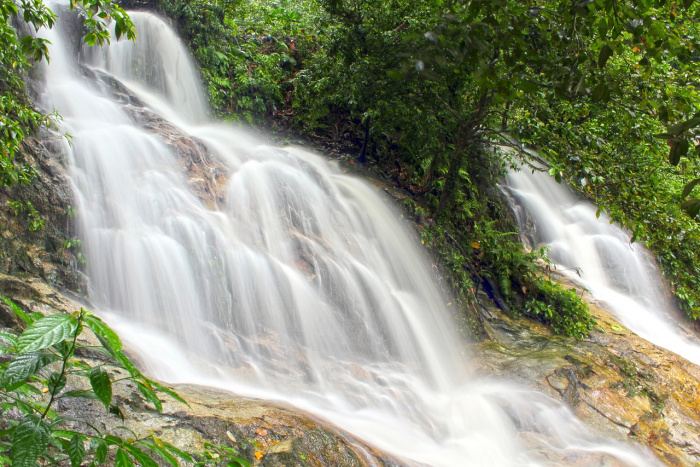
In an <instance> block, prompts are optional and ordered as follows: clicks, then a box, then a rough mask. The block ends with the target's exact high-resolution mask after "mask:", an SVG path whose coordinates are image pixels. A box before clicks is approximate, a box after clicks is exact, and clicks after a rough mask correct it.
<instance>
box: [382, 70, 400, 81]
mask: <svg viewBox="0 0 700 467" xmlns="http://www.w3.org/2000/svg"><path fill="white" fill-rule="evenodd" d="M386 75H387V76H388V77H389V78H390V79H393V80H394V81H401V80H402V79H403V73H401V71H400V70H396V69H390V70H386Z"/></svg>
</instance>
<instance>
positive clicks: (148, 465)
mask: <svg viewBox="0 0 700 467" xmlns="http://www.w3.org/2000/svg"><path fill="white" fill-rule="evenodd" d="M124 449H126V450H127V451H129V453H130V454H131V455H132V456H134V459H136V461H137V462H138V463H139V464H140V465H143V466H145V467H158V464H157V463H156V462H155V461H154V460H153V459H151V457H150V456H149V455H148V454H146V453H145V452H143V451H142V450H140V449H139V448H137V447H136V446H134V445H133V444H125V445H124Z"/></svg>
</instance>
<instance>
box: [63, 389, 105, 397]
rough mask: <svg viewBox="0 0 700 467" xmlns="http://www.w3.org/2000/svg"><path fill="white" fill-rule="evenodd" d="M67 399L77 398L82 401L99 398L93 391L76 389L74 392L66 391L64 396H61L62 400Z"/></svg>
mask: <svg viewBox="0 0 700 467" xmlns="http://www.w3.org/2000/svg"><path fill="white" fill-rule="evenodd" d="M65 397H77V398H80V399H97V396H96V395H95V393H94V392H93V391H89V390H83V389H74V390H72V391H66V392H64V393H63V394H61V398H65Z"/></svg>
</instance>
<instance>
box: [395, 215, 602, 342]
mask: <svg viewBox="0 0 700 467" xmlns="http://www.w3.org/2000/svg"><path fill="white" fill-rule="evenodd" d="M408 204H409V205H413V203H412V202H409V203H408ZM410 207H412V208H413V209H414V210H415V212H416V214H417V216H418V217H419V219H420V218H423V219H425V214H426V213H425V211H424V210H422V209H421V208H420V207H417V206H415V205H413V206H410ZM479 214H481V215H480V216H479V217H485V213H483V212H482V213H479ZM421 238H422V242H423V244H425V245H426V246H427V247H428V248H429V249H430V250H432V251H433V252H434V253H436V255H437V256H438V257H439V258H440V259H441V260H442V266H443V267H444V268H445V269H446V270H447V271H448V272H449V273H450V274H449V278H448V285H449V286H450V288H451V289H452V291H453V292H454V294H455V296H456V302H457V304H458V305H459V307H460V308H462V310H463V311H464V310H465V309H466V310H468V309H469V305H470V304H472V303H474V301H476V300H477V295H478V293H479V287H483V289H484V290H485V291H486V292H487V293H488V294H489V295H490V296H491V297H492V298H493V299H494V301H495V302H496V303H497V304H498V305H499V306H500V307H502V308H504V310H505V311H508V312H511V313H513V314H522V315H525V316H528V317H530V318H533V319H536V320H539V321H541V322H543V323H545V324H547V325H548V326H550V327H551V329H552V330H553V331H554V332H555V333H557V334H562V335H566V336H569V337H575V338H577V339H583V338H585V337H586V336H588V333H589V331H590V330H591V329H593V327H594V326H595V324H596V322H595V320H594V319H593V317H592V316H591V315H590V313H589V312H588V306H587V305H586V303H585V302H584V301H583V300H582V299H581V298H579V297H578V296H577V295H576V294H575V293H574V292H573V291H571V290H565V289H564V288H563V287H562V286H561V285H559V284H557V283H555V282H552V281H551V280H549V279H548V278H546V277H544V276H543V275H542V267H541V266H540V264H539V263H541V262H544V263H545V264H547V265H548V267H549V266H550V265H549V261H548V259H547V256H546V251H545V250H536V251H532V252H530V253H525V252H523V249H522V243H521V242H520V240H519V238H518V235H517V233H513V232H501V231H500V230H498V229H496V222H495V221H490V222H484V223H476V224H474V225H473V226H472V228H471V229H470V230H469V231H467V230H465V229H463V228H458V227H456V226H455V225H453V224H451V223H450V222H448V221H445V220H441V221H439V222H423V223H422V225H421ZM462 245H469V246H468V247H462ZM467 313H468V314H471V313H470V312H467ZM469 324H470V327H471V329H470V331H471V332H472V333H474V332H476V331H477V326H476V323H474V322H470V323H469Z"/></svg>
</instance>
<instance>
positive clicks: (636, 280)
mask: <svg viewBox="0 0 700 467" xmlns="http://www.w3.org/2000/svg"><path fill="white" fill-rule="evenodd" d="M507 186H508V187H509V189H508V191H509V193H510V195H511V197H512V199H513V201H514V205H515V210H516V217H517V219H518V222H519V224H520V228H521V232H523V233H525V232H528V233H529V234H530V236H531V238H530V239H528V241H529V242H530V243H533V245H532V246H539V245H546V246H548V247H549V258H550V259H551V260H552V261H554V262H555V263H556V264H558V268H559V270H560V271H562V272H563V273H564V274H566V275H567V276H569V277H570V278H571V279H572V280H574V281H577V282H579V283H581V284H582V285H583V286H584V287H586V288H587V289H588V290H589V291H590V292H591V294H592V295H593V297H594V298H596V299H597V300H599V301H601V302H603V303H604V304H605V305H606V307H607V308H608V309H609V310H610V311H611V312H612V313H613V315H614V316H615V317H616V318H617V319H618V320H619V321H620V322H621V323H622V324H624V325H625V326H626V327H627V328H628V329H629V330H631V331H632V332H634V333H636V334H637V335H639V336H640V337H642V338H644V339H646V340H647V341H649V342H651V343H653V344H656V345H658V346H659V347H663V348H666V349H668V350H670V351H672V352H675V353H677V354H678V355H680V356H682V357H684V358H686V359H688V360H690V361H691V362H693V363H696V364H700V342H699V341H698V340H697V338H695V337H693V336H692V335H691V334H690V333H688V332H686V331H684V330H682V329H681V328H680V327H679V326H678V325H677V322H678V316H680V314H679V311H678V310H677V309H676V307H675V305H674V303H673V302H672V300H671V299H670V297H669V296H668V295H669V294H668V293H666V292H665V291H664V287H663V283H662V280H661V278H660V277H661V276H660V274H659V272H658V270H657V268H656V265H655V263H654V261H653V258H652V257H651V255H650V254H649V252H648V251H647V250H646V249H645V248H644V247H643V246H642V245H640V244H638V243H635V244H631V243H630V236H629V234H627V232H625V231H624V230H623V229H621V228H620V227H618V226H617V225H615V224H613V223H611V222H610V219H609V218H608V217H607V216H606V215H605V214H602V215H600V217H599V218H598V217H597V216H596V207H595V206H594V205H593V204H591V203H588V202H585V201H582V200H580V199H579V198H578V197H576V196H575V195H574V194H573V193H572V192H571V191H570V189H569V188H568V187H566V186H565V185H560V184H558V183H556V182H555V181H554V179H553V178H552V177H550V176H549V175H548V174H546V173H543V172H537V171H535V172H534V173H533V171H532V170H530V169H529V168H522V170H520V171H512V172H510V173H509V174H508V177H507ZM530 224H532V228H531V227H530V226H529V225H530Z"/></svg>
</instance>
